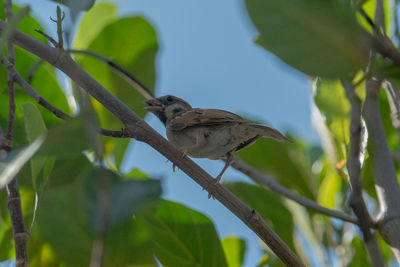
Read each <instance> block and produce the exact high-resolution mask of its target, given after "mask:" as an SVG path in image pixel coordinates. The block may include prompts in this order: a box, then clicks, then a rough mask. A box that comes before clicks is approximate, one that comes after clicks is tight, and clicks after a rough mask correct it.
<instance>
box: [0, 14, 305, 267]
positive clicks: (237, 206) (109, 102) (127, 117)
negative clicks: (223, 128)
mask: <svg viewBox="0 0 400 267" xmlns="http://www.w3.org/2000/svg"><path fill="white" fill-rule="evenodd" d="M4 26H5V23H4V22H3V21H1V20H0V32H1V31H2V30H3V29H4ZM13 40H14V43H15V44H16V45H18V46H20V47H21V48H23V49H25V50H27V51H29V52H31V53H33V54H35V55H37V56H39V57H40V58H42V59H44V60H46V61H48V62H49V63H50V64H52V65H54V66H55V67H57V68H59V69H60V70H62V71H63V72H64V73H65V74H67V75H68V76H69V77H70V78H71V79H72V80H73V81H74V82H76V83H77V85H79V86H80V87H82V88H83V89H84V90H86V91H87V92H88V93H89V94H90V95H91V96H92V97H94V98H95V99H96V100H97V101H99V102H100V103H101V104H102V105H103V106H104V107H105V108H107V109H108V110H109V111H110V112H111V113H113V114H114V116H116V117H117V118H118V119H120V120H121V121H122V123H123V124H124V125H125V127H126V131H127V132H128V133H130V134H131V136H133V137H134V138H135V139H137V140H139V141H142V142H145V143H147V144H148V145H150V146H151V147H153V148H154V149H155V150H157V151H158V152H159V153H161V154H162V155H164V156H165V157H166V158H168V159H169V160H170V161H172V162H173V163H174V164H175V165H176V166H178V167H179V168H180V169H181V170H182V171H183V172H185V173H186V174H187V175H188V176H189V177H191V178H192V179H193V180H194V181H195V182H196V183H198V184H199V185H200V186H201V187H202V188H205V189H207V190H208V191H209V192H210V193H211V194H212V195H213V196H215V198H216V199H217V200H218V201H219V202H221V203H222V204H223V205H224V206H225V207H226V208H228V209H229V210H230V211H232V212H233V213H234V214H235V215H236V216H237V217H238V218H239V219H241V220H242V221H243V222H244V223H245V224H246V225H247V226H248V227H249V228H250V229H252V230H253V231H254V232H255V233H256V234H257V235H258V236H259V237H260V238H261V239H262V240H263V241H264V242H265V244H267V245H268V246H269V247H270V248H271V250H272V251H273V252H274V253H275V254H276V255H277V256H278V257H279V258H280V259H281V260H282V261H283V262H284V263H285V264H287V265H290V266H304V265H303V263H302V262H301V261H300V259H299V258H298V257H297V256H296V254H294V253H293V252H292V251H291V250H290V248H289V247H288V246H287V245H286V244H285V243H284V242H283V241H282V240H281V239H280V238H279V236H278V235H277V234H276V233H275V232H274V231H273V230H272V229H271V228H270V227H269V226H268V224H267V223H266V222H265V221H264V220H263V219H262V217H261V216H260V215H259V214H258V213H257V212H256V211H255V210H253V209H251V208H249V207H248V206H247V205H245V204H244V203H243V202H242V201H241V200H240V199H238V198H237V197H236V196H235V195H233V194H232V193H231V192H230V191H229V190H227V189H226V188H225V187H223V186H222V185H220V184H218V185H216V184H215V182H214V179H213V177H211V176H210V175H209V174H208V173H206V172H205V171H204V170H203V169H201V168H200V167H199V166H198V165H197V164H195V163H194V162H193V161H192V160H190V159H189V158H188V157H186V156H185V157H183V158H182V153H181V152H180V151H179V150H177V149H176V148H175V147H174V146H173V145H171V144H170V143H169V142H168V141H167V140H165V139H164V138H163V137H162V136H161V135H160V134H158V133H157V132H156V131H154V129H152V128H151V127H150V126H149V125H148V124H147V123H146V122H144V121H143V120H142V119H141V118H140V117H139V116H138V115H137V114H136V113H134V112H133V111H132V110H131V109H129V107H127V106H126V105H125V104H124V103H122V102H121V101H120V100H118V99H117V98H116V97H115V96H114V95H112V94H111V93H110V92H109V91H107V90H106V89H105V88H104V87H103V86H102V85H100V84H99V83H98V82H97V81H96V80H94V79H93V78H92V77H91V76H90V75H89V74H88V73H86V72H85V71H84V70H83V69H82V68H81V67H80V66H79V65H77V64H76V63H75V62H74V61H73V60H72V59H71V58H70V57H69V55H68V54H67V53H65V52H63V51H61V50H59V49H55V48H51V47H48V46H47V45H45V44H43V43H41V42H39V41H37V40H35V39H33V38H32V37H30V36H28V35H26V34H24V33H23V32H20V31H16V32H15V34H14V36H13Z"/></svg>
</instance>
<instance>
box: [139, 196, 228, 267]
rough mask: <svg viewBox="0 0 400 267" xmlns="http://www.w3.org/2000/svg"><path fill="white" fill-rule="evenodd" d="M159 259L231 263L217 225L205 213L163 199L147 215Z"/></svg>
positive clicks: (174, 262)
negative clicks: (153, 211) (225, 252)
mask: <svg viewBox="0 0 400 267" xmlns="http://www.w3.org/2000/svg"><path fill="white" fill-rule="evenodd" d="M144 224H145V225H146V226H147V228H148V231H149V232H150V233H151V234H152V237H153V238H152V240H153V243H154V250H155V255H156V257H157V259H158V260H159V261H160V262H161V263H162V264H163V265H164V266H182V267H185V266H209V267H213V266H215V267H217V266H218V267H223V266H227V263H226V260H225V256H224V252H223V250H222V246H221V242H220V240H219V238H218V235H217V232H216V231H215V228H214V225H213V223H212V222H211V220H210V219H209V218H207V217H206V216H205V215H203V214H201V213H199V212H197V211H194V210H192V209H189V208H187V207H185V206H183V205H181V204H178V203H175V202H171V201H167V200H162V201H161V202H160V203H159V205H158V207H157V210H156V211H155V213H154V214H149V215H147V216H145V217H144Z"/></svg>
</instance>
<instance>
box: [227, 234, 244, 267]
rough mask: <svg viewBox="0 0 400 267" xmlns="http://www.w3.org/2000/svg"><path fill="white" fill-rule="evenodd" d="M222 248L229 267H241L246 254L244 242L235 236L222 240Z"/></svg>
mask: <svg viewBox="0 0 400 267" xmlns="http://www.w3.org/2000/svg"><path fill="white" fill-rule="evenodd" d="M222 248H223V249H224V252H225V257H226V260H227V261H228V266H229V267H240V266H242V264H243V260H244V254H245V252H246V242H245V241H244V240H242V239H240V238H237V237H235V236H230V237H227V238H224V239H223V240H222Z"/></svg>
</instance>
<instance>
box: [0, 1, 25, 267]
mask: <svg viewBox="0 0 400 267" xmlns="http://www.w3.org/2000/svg"><path fill="white" fill-rule="evenodd" d="M4 8H5V13H6V19H7V21H10V20H11V18H12V1H11V0H5V2H4ZM7 50H8V51H7V53H8V60H9V61H10V62H11V63H12V64H15V52H14V45H13V41H12V39H9V40H8V44H7ZM7 84H8V94H9V99H10V100H9V110H10V111H9V115H8V128H7V133H6V136H5V145H4V144H0V147H4V149H5V151H6V153H9V152H10V151H11V149H12V137H13V129H14V120H15V90H14V75H13V73H11V72H8V82H7ZM6 189H7V203H8V210H9V212H10V218H11V224H12V229H13V237H14V248H15V261H16V266H17V267H24V266H28V265H29V262H28V247H27V243H28V238H29V234H28V231H27V230H26V228H25V224H24V216H23V214H22V206H21V198H20V195H19V187H18V181H17V177H14V179H12V181H11V182H10V183H9V184H8V185H7V186H6Z"/></svg>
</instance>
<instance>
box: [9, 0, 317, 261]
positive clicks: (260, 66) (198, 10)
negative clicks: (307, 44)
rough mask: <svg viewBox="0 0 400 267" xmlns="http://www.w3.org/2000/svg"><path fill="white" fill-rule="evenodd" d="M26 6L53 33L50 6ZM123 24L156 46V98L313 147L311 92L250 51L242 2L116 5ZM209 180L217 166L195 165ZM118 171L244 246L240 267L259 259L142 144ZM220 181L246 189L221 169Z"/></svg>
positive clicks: (251, 244)
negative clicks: (151, 32)
mask: <svg viewBox="0 0 400 267" xmlns="http://www.w3.org/2000/svg"><path fill="white" fill-rule="evenodd" d="M16 2H17V3H25V4H26V3H30V5H31V6H32V9H33V14H34V15H35V16H36V17H38V19H39V21H40V22H41V23H42V25H44V26H45V27H46V30H47V31H48V33H50V34H53V35H54V32H55V26H54V23H50V22H49V19H48V17H49V16H50V15H52V16H54V14H55V5H54V3H53V2H50V1H47V0H35V1H22V0H19V1H16ZM110 2H114V3H117V5H118V7H119V13H120V14H121V15H122V16H132V15H139V16H143V17H144V18H146V19H147V20H148V21H150V23H151V24H152V25H153V26H154V27H155V29H156V31H157V34H158V39H159V43H160V50H159V53H158V56H157V62H156V68H157V82H156V94H157V95H159V96H161V95H165V94H173V95H177V96H179V97H182V98H184V99H185V100H187V101H188V102H189V103H191V104H192V106H194V107H205V108H219V109H225V110H229V111H231V112H234V113H238V114H240V115H243V116H245V117H248V118H251V119H256V120H258V121H261V122H264V123H267V124H269V125H270V126H273V127H275V128H277V129H279V130H281V131H283V132H290V133H291V134H292V135H295V136H298V137H300V138H302V139H304V140H306V141H309V142H318V138H317V135H316V133H315V131H314V130H313V128H312V125H311V120H310V99H311V97H310V91H311V90H310V85H309V83H308V81H307V77H306V76H305V75H303V74H301V73H300V72H298V71H296V70H294V69H292V68H290V67H288V66H287V65H286V64H285V63H283V62H281V61H280V60H279V59H278V58H276V57H275V56H274V55H272V54H269V53H268V52H266V51H265V50H263V49H262V48H260V47H258V46H257V45H255V44H254V43H253V39H254V38H255V37H256V36H257V31H256V29H255V28H254V27H253V26H252V24H251V21H250V20H249V18H248V17H247V14H246V12H245V6H244V1H242V0H218V1H215V0H202V1H199V0H168V1H166V0H118V1H117V0H115V1H110ZM146 120H147V121H148V123H149V124H150V125H151V126H153V127H154V128H155V129H156V130H157V131H158V132H160V133H162V134H163V135H164V136H165V129H164V127H163V125H162V124H161V123H160V122H159V121H158V119H156V118H155V117H154V116H152V115H151V114H150V115H149V116H148V117H147V118H146ZM196 162H197V163H198V164H200V166H202V167H203V168H204V169H205V170H206V171H208V172H209V173H210V174H211V175H212V176H216V175H217V174H218V173H219V171H220V170H221V169H222V167H223V163H222V162H220V161H212V160H208V159H200V160H197V159H196ZM123 166H124V169H125V170H129V169H131V168H133V167H138V168H140V169H142V170H143V171H144V172H147V173H148V174H150V175H151V176H153V177H154V178H159V179H161V180H162V182H163V190H164V194H163V196H164V197H165V198H167V199H170V200H174V201H177V202H180V203H183V204H185V205H187V206H189V207H191V208H193V209H196V210H198V211H200V212H203V213H204V214H206V215H207V216H209V217H210V218H211V219H212V220H213V221H214V223H215V226H216V228H217V231H218V233H219V234H220V237H221V238H224V237H226V236H229V235H236V236H239V237H242V238H243V239H245V240H246V241H247V248H248V252H247V255H246V258H245V266H249V267H250V266H256V264H257V263H258V261H259V260H260V259H261V257H262V253H261V250H260V246H259V242H260V241H258V238H257V237H256V236H255V234H253V233H252V232H251V231H250V230H248V228H247V227H246V226H245V225H244V224H243V223H242V222H241V221H239V220H238V219H237V218H236V217H235V216H233V215H232V214H231V213H230V211H228V210H227V209H225V208H224V207H223V206H222V205H220V204H219V203H218V202H217V201H215V200H209V199H208V198H207V195H208V193H207V192H205V191H202V190H201V188H200V186H198V185H197V184H196V183H195V182H193V181H192V180H191V179H189V178H188V177H187V176H186V175H185V174H184V173H182V172H181V171H179V170H178V171H177V172H175V173H173V172H172V164H171V163H170V162H167V161H166V159H165V158H164V157H162V156H161V155H159V154H158V153H157V152H156V151H154V150H153V149H151V148H150V147H148V146H147V145H145V144H142V143H138V142H132V143H131V145H130V148H129V151H128V153H127V155H126V158H125V161H124V165H123ZM223 180H229V181H233V180H241V181H249V180H248V179H247V178H246V177H244V176H243V175H241V174H240V173H238V172H236V171H234V170H232V169H228V171H227V172H226V173H225V175H224V177H223ZM260 201H262V200H260Z"/></svg>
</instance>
